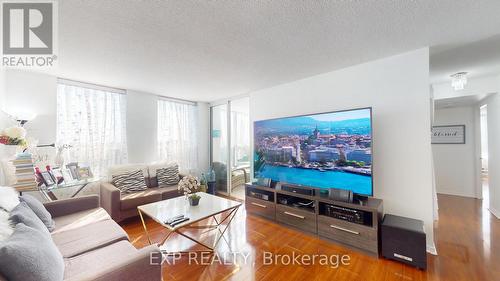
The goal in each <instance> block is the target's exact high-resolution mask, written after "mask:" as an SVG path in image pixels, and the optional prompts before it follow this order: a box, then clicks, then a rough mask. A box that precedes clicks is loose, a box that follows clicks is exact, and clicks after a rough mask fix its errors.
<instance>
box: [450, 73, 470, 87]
mask: <svg viewBox="0 0 500 281" xmlns="http://www.w3.org/2000/svg"><path fill="white" fill-rule="evenodd" d="M450 77H451V86H452V87H453V89H455V91H460V90H463V89H464V88H465V85H467V72H458V73H455V74H453V75H451V76H450Z"/></svg>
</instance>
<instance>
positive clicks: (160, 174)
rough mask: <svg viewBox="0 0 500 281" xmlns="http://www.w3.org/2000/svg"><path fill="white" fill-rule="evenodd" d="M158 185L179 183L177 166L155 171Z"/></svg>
mask: <svg viewBox="0 0 500 281" xmlns="http://www.w3.org/2000/svg"><path fill="white" fill-rule="evenodd" d="M156 177H157V179H158V185H159V186H162V185H174V184H178V183H179V166H178V165H177V164H175V165H171V166H169V167H165V168H161V169H158V170H156Z"/></svg>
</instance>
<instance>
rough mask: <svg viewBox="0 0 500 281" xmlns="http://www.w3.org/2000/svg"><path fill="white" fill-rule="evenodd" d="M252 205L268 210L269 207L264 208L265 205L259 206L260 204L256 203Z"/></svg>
mask: <svg viewBox="0 0 500 281" xmlns="http://www.w3.org/2000/svg"><path fill="white" fill-rule="evenodd" d="M252 205H254V206H257V207H261V208H267V206H264V205H262V204H259V203H254V202H252Z"/></svg>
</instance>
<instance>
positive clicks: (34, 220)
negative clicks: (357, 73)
mask: <svg viewBox="0 0 500 281" xmlns="http://www.w3.org/2000/svg"><path fill="white" fill-rule="evenodd" d="M10 220H11V221H12V222H13V223H14V224H18V223H23V224H25V225H27V226H29V227H32V228H35V229H37V230H39V231H41V232H42V233H44V234H46V235H49V236H50V233H49V230H48V229H47V227H46V226H45V225H44V224H43V222H42V221H41V220H40V218H38V216H37V215H36V214H35V213H34V212H33V210H31V208H30V207H28V204H26V202H21V203H19V205H17V206H16V207H15V208H14V209H13V210H12V211H11V212H10Z"/></svg>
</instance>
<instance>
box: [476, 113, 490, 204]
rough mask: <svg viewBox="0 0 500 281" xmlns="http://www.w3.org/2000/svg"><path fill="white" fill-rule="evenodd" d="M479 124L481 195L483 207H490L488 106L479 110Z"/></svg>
mask: <svg viewBox="0 0 500 281" xmlns="http://www.w3.org/2000/svg"><path fill="white" fill-rule="evenodd" d="M479 116H480V117H479V123H480V137H481V162H480V163H481V193H482V197H483V207H484V208H488V206H489V197H490V196H489V194H490V193H489V177H488V105H486V104H485V105H482V106H481V107H480V108H479Z"/></svg>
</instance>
